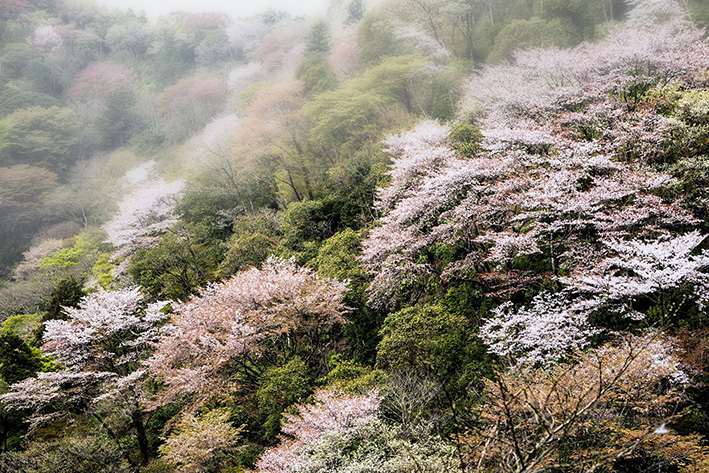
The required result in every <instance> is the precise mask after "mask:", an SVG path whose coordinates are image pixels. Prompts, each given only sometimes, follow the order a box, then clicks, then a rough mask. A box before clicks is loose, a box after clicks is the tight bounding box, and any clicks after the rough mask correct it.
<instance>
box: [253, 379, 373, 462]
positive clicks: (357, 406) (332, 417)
mask: <svg viewBox="0 0 709 473" xmlns="http://www.w3.org/2000/svg"><path fill="white" fill-rule="evenodd" d="M380 402H381V398H380V396H379V394H378V392H377V391H370V392H369V393H367V394H361V395H355V394H345V393H342V392H337V391H327V390H320V391H317V392H316V393H315V402H314V403H313V404H304V405H300V406H298V414H297V415H287V416H286V420H285V422H284V424H283V433H284V434H286V435H287V436H288V437H286V436H284V437H283V439H282V440H281V444H280V445H278V446H276V447H273V448H270V449H268V450H266V452H265V453H264V454H263V456H262V457H261V458H260V459H259V461H258V462H257V463H256V471H257V472H259V473H291V472H292V473H295V472H298V471H304V470H305V469H307V468H308V466H309V463H310V462H309V459H308V457H307V455H306V452H307V449H308V447H309V445H311V444H314V443H316V442H317V441H318V440H319V439H321V438H323V437H324V436H325V435H328V434H336V433H337V432H339V431H342V430H345V429H347V428H350V427H354V426H357V425H362V424H365V423H367V422H369V421H371V420H372V419H373V418H374V417H375V416H376V415H377V413H378V411H379V405H380Z"/></svg>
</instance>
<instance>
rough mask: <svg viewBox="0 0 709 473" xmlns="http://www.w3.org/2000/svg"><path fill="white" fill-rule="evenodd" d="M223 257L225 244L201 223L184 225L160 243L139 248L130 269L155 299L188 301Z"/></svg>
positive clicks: (132, 274)
mask: <svg viewBox="0 0 709 473" xmlns="http://www.w3.org/2000/svg"><path fill="white" fill-rule="evenodd" d="M221 258H222V248H221V246H220V245H218V244H215V243H214V242H212V241H210V240H209V239H207V238H206V231H204V229H203V228H202V227H201V226H184V227H181V228H178V229H176V231H174V232H171V233H168V234H167V235H165V237H164V238H163V239H162V241H161V242H160V244H158V245H157V246H155V247H153V248H141V249H139V250H138V251H137V252H136V253H135V255H134V256H133V258H132V259H131V263H130V266H129V268H128V272H129V273H130V275H131V276H132V277H133V279H134V280H135V281H136V282H137V283H138V284H140V285H141V286H142V287H143V288H145V291H146V292H147V293H148V294H149V295H150V296H151V297H152V298H155V299H179V300H186V299H187V298H188V297H189V296H190V295H192V294H194V292H195V290H196V289H197V288H198V287H200V286H202V285H203V284H205V283H206V282H207V281H209V280H210V278H211V275H212V274H214V272H215V270H216V267H217V264H218V262H219V261H220V260H221Z"/></svg>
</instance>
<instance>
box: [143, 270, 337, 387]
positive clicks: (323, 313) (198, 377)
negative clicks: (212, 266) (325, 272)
mask: <svg viewBox="0 0 709 473" xmlns="http://www.w3.org/2000/svg"><path fill="white" fill-rule="evenodd" d="M345 288H346V284H345V283H342V282H339V281H335V280H329V279H325V278H321V277H319V276H318V275H317V274H316V273H315V272H314V271H312V270H310V269H307V268H298V267H297V266H296V265H295V263H294V262H292V261H283V260H279V259H276V258H273V257H272V258H269V259H268V260H267V261H266V263H265V264H264V265H263V267H262V268H261V269H256V268H252V269H249V270H246V271H242V272H240V273H237V274H236V275H234V276H233V277H232V278H231V279H228V280H226V281H224V282H219V283H213V284H210V285H209V286H207V287H206V288H205V289H203V290H202V293H201V294H200V295H199V296H193V297H192V298H191V299H190V300H189V301H187V302H185V303H183V304H177V305H175V307H174V309H175V313H174V314H173V315H172V325H171V326H170V327H169V332H168V333H167V334H166V335H164V336H163V337H161V339H160V340H159V342H158V343H157V350H156V352H155V353H154V354H153V356H152V357H151V358H150V360H149V361H148V365H149V367H150V369H151V370H152V371H153V372H154V373H155V374H157V375H159V376H161V377H162V378H163V379H164V381H165V383H166V384H167V386H168V389H167V391H166V393H165V397H166V399H169V398H170V397H172V396H176V395H183V394H184V393H186V392H194V393H196V394H199V395H202V396H207V397H211V396H214V395H215V394H218V393H219V392H220V389H224V388H228V380H227V377H228V374H229V373H230V372H238V373H241V375H242V376H243V377H244V379H245V381H246V382H247V383H252V384H253V383H256V382H258V381H259V380H260V379H261V376H262V375H263V361H264V360H269V359H272V358H273V356H274V355H277V354H279V353H280V354H282V355H286V356H285V358H288V354H290V355H293V354H296V353H298V351H299V350H302V349H306V350H308V351H309V352H312V353H311V354H312V356H317V355H318V353H319V352H320V348H323V349H324V347H320V345H321V342H320V341H319V337H320V334H321V333H322V332H324V331H326V330H328V328H329V327H330V326H332V325H333V324H337V323H345V319H344V317H343V313H344V311H345V307H344V305H343V302H342V301H343V297H344V291H345ZM318 347H320V348H318ZM322 362H323V363H324V362H325V360H322ZM220 386H221V388H220Z"/></svg>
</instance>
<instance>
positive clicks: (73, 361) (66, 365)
mask: <svg viewBox="0 0 709 473" xmlns="http://www.w3.org/2000/svg"><path fill="white" fill-rule="evenodd" d="M165 305H166V304H165V303H164V302H156V303H152V304H146V303H145V302H143V300H142V296H141V294H140V290H139V289H138V288H128V289H122V290H117V291H108V292H104V291H101V292H97V293H93V294H90V295H88V296H86V297H85V298H84V299H82V301H81V302H80V303H79V306H78V307H77V308H65V313H66V316H67V319H66V320H50V321H48V322H46V323H45V331H44V337H43V338H44V342H45V343H44V345H43V346H42V350H43V351H44V352H45V353H47V354H48V355H52V356H54V357H55V358H56V360H57V362H58V363H59V364H60V366H61V367H62V369H61V370H59V371H55V372H47V373H40V374H39V375H38V376H37V377H36V378H29V379H26V380H24V381H21V382H19V383H17V384H14V385H13V386H12V391H11V392H9V393H7V394H4V395H3V396H2V397H1V399H2V400H3V402H5V403H6V404H7V405H8V406H9V407H10V408H12V409H20V410H29V411H30V412H31V413H32V424H33V426H39V425H41V424H43V423H46V422H49V421H54V420H57V419H59V418H61V417H65V416H72V415H73V414H77V413H88V414H91V415H93V416H94V417H96V418H97V419H98V420H99V422H100V423H101V424H102V425H104V426H106V424H105V422H104V420H103V417H102V414H103V413H104V412H111V411H112V410H113V409H115V408H116V407H120V408H121V409H122V411H123V415H124V416H125V418H126V421H127V422H128V423H129V424H130V425H131V427H132V428H133V430H134V432H135V435H136V438H137V441H138V446H139V448H140V453H141V457H142V460H143V463H147V462H148V460H149V458H150V450H149V447H148V439H147V433H146V430H145V422H146V421H147V419H149V417H150V415H149V413H148V411H147V410H146V408H145V404H144V403H145V401H146V400H147V394H146V393H145V392H144V391H143V385H142V381H143V379H144V377H145V375H146V371H145V370H144V369H141V365H140V361H141V360H142V359H144V358H146V357H147V354H148V353H149V351H150V349H151V346H152V344H153V343H154V342H155V341H156V340H157V338H158V335H159V334H160V331H161V326H162V325H164V323H165V321H166V319H167V315H166V314H165V313H164V312H162V309H163V308H164V306H165ZM110 432H111V431H110V428H109V433H110Z"/></svg>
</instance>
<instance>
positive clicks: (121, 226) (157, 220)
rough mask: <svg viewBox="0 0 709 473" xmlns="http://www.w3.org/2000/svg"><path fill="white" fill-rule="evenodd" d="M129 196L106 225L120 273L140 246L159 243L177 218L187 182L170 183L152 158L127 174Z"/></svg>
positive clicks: (105, 228)
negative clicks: (156, 169)
mask: <svg viewBox="0 0 709 473" xmlns="http://www.w3.org/2000/svg"><path fill="white" fill-rule="evenodd" d="M123 183H124V188H125V189H126V191H127V192H126V195H125V197H124V198H123V200H121V201H120V202H119V203H118V209H119V210H118V214H117V215H115V216H114V217H113V218H112V219H111V220H109V221H108V222H106V223H105V224H104V225H103V227H102V228H103V230H104V231H105V232H106V234H107V235H108V238H107V239H106V241H107V242H108V243H111V244H112V245H113V246H114V247H115V248H116V252H115V253H114V254H113V260H114V261H118V262H120V264H119V266H118V267H117V268H115V270H114V274H115V275H116V276H118V275H120V274H122V273H123V272H124V271H125V270H126V268H127V267H128V264H129V263H130V256H131V255H132V254H133V253H134V252H135V251H136V250H137V249H138V248H144V247H146V246H151V245H155V244H157V243H158V242H159V241H160V234H161V233H163V232H164V231H165V230H167V229H168V228H170V227H171V226H172V225H174V224H175V223H176V222H177V220H176V218H175V215H174V209H175V207H176V205H177V198H178V197H179V195H180V194H181V192H182V188H183V186H184V182H183V181H182V180H176V181H172V182H169V183H168V182H166V181H165V180H164V179H162V178H161V177H159V176H158V174H157V172H156V171H155V162H154V161H148V162H146V163H143V164H141V165H139V166H137V167H136V168H134V169H132V170H130V171H128V172H127V173H126V174H125V176H124V177H123Z"/></svg>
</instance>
